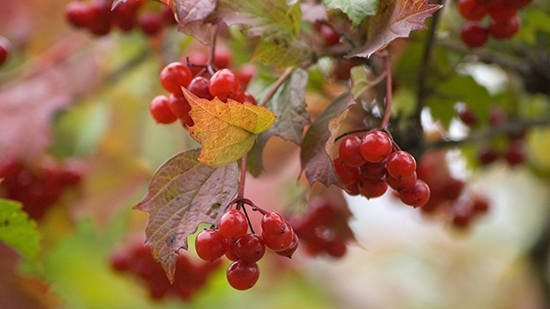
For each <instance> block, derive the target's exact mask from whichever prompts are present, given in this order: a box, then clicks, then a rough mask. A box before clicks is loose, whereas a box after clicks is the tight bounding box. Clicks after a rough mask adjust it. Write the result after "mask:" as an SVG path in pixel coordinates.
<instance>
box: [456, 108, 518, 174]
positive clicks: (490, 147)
mask: <svg viewBox="0 0 550 309" xmlns="http://www.w3.org/2000/svg"><path fill="white" fill-rule="evenodd" d="M458 116H459V118H460V120H461V121H462V122H463V123H464V124H465V125H467V126H468V127H469V128H470V129H471V130H476V129H477V128H478V126H479V121H478V119H477V117H476V116H475V115H474V114H473V113H472V112H471V111H470V110H468V109H462V110H460V111H459V114H458ZM507 118H508V117H507V115H506V114H505V113H504V112H503V111H502V110H500V109H497V108H493V109H491V112H490V115H489V120H488V123H489V127H498V126H500V125H502V124H504V123H505V122H506V121H507ZM526 133H527V132H526V131H525V130H519V131H517V132H511V133H509V134H508V136H507V139H506V141H505V142H503V143H502V141H501V143H498V142H499V141H497V140H494V141H493V142H492V143H490V144H486V143H484V144H483V145H481V146H480V147H479V149H478V152H477V159H478V162H479V163H480V164H481V165H489V164H491V163H493V162H495V161H497V160H498V159H500V158H502V159H504V160H505V161H506V162H507V164H508V165H509V166H511V167H514V166H518V165H521V164H523V163H524V162H525V149H524V148H525V145H524V144H525V142H524V139H525V136H526Z"/></svg>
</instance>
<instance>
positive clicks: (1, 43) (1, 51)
mask: <svg viewBox="0 0 550 309" xmlns="http://www.w3.org/2000/svg"><path fill="white" fill-rule="evenodd" d="M10 51H11V44H10V41H8V39H6V38H5V37H3V36H0V65H2V64H4V62H6V60H7V59H8V56H9V55H10Z"/></svg>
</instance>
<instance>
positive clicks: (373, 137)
mask: <svg viewBox="0 0 550 309" xmlns="http://www.w3.org/2000/svg"><path fill="white" fill-rule="evenodd" d="M359 151H360V153H361V155H362V156H363V158H365V160H367V161H368V162H373V163H376V162H382V161H384V160H385V159H386V158H387V157H388V156H389V155H390V153H391V151H392V141H391V139H390V138H389V136H388V135H387V134H386V133H384V132H382V131H380V130H372V131H369V132H367V133H366V134H365V135H363V138H361V145H360V146H359Z"/></svg>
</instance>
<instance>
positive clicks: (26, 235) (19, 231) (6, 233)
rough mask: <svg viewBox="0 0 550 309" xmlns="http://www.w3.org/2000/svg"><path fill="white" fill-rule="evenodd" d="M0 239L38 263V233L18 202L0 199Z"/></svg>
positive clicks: (34, 224)
mask: <svg viewBox="0 0 550 309" xmlns="http://www.w3.org/2000/svg"><path fill="white" fill-rule="evenodd" d="M0 241H3V242H5V243H6V244H8V245H10V246H11V247H12V248H14V249H16V250H17V251H19V253H21V254H22V255H24V256H25V257H27V258H29V259H30V260H31V261H33V262H35V263H37V264H38V263H39V260H38V253H39V251H40V243H39V242H40V233H39V232H38V229H37V227H36V223H35V222H34V221H33V220H31V219H30V218H29V216H28V215H27V213H26V212H24V211H23V209H22V207H21V204H20V203H17V202H14V201H10V200H4V199H0Z"/></svg>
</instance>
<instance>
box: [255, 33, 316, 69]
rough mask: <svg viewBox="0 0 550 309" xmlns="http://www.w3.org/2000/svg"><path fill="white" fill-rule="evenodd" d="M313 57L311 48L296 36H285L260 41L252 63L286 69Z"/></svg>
mask: <svg viewBox="0 0 550 309" xmlns="http://www.w3.org/2000/svg"><path fill="white" fill-rule="evenodd" d="M311 56H312V51H311V47H310V46H309V45H308V44H307V43H305V42H303V41H301V40H300V39H298V38H297V37H295V36H291V35H285V36H281V37H275V38H272V39H268V40H262V41H260V43H259V44H258V46H257V47H256V49H255V50H254V54H253V55H252V59H251V61H258V62H262V63H263V64H265V65H274V66H275V68H277V69H284V68H286V67H290V66H294V65H298V64H300V63H302V62H304V61H305V60H307V59H309V58H311Z"/></svg>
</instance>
